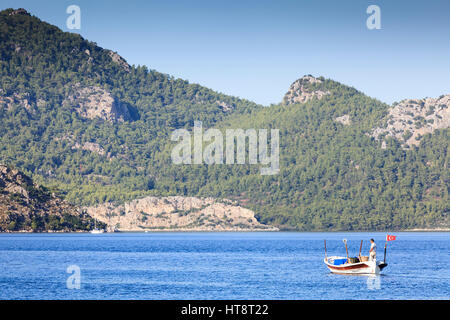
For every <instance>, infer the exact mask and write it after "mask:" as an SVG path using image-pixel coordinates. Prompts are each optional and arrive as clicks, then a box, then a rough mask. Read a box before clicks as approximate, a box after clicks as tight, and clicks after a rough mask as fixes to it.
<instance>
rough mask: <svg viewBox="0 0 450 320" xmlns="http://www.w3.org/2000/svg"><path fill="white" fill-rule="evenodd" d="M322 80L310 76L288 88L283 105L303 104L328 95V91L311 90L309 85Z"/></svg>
mask: <svg viewBox="0 0 450 320" xmlns="http://www.w3.org/2000/svg"><path fill="white" fill-rule="evenodd" d="M322 82H323V80H321V79H319V78H315V77H313V76H311V75H307V76H304V77H302V78H300V79H298V80H297V81H295V82H294V83H292V84H291V86H290V87H289V91H288V92H287V93H286V94H285V96H284V98H283V102H284V104H293V103H305V102H308V101H310V100H311V99H313V98H317V99H321V98H322V97H323V96H325V95H327V94H330V92H329V91H323V90H318V89H312V88H311V85H312V84H316V83H322Z"/></svg>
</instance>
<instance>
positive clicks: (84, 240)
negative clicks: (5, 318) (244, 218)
mask: <svg viewBox="0 0 450 320" xmlns="http://www.w3.org/2000/svg"><path fill="white" fill-rule="evenodd" d="M390 234H392V235H395V236H397V238H396V240H395V241H390V242H388V243H387V254H386V262H387V263H388V266H387V267H386V268H385V269H384V270H383V272H382V274H381V275H378V276H366V275H338V274H332V273H330V272H329V270H328V269H327V268H326V267H325V265H324V262H323V258H324V255H325V252H324V240H326V244H327V254H328V255H329V256H331V255H342V256H345V255H346V251H345V246H344V243H343V239H346V240H347V245H348V252H349V256H357V255H358V252H359V248H360V244H361V240H363V246H362V254H363V255H368V250H369V246H370V243H369V240H370V238H374V239H375V242H376V243H377V248H378V250H377V259H378V260H380V259H383V258H384V245H385V239H386V233H377V232H351V233H350V232H347V233H340V232H327V233H320V232H315V233H305V232H218V233H217V232H216V233H214V232H192V233H191V232H148V233H104V234H89V233H45V234H44V233H33V234H23V233H19V234H5V233H4V234H0V299H2V300H4V299H6V300H10V299H25V300H26V299H38V300H40V299H44V300H48V299H52V300H53V299H58V300H59V299H61V300H72V299H81V300H84V299H102V300H103V299H113V300H122V299H145V300H147V299H149V300H169V299H170V300H172V299H175V300H185V299H189V300H192V299H194V300H228V299H244V300H253V299H256V300H260V299H261V300H312V299H313V300H316V299H319V300H321V299H327V300H349V299H351V300H373V299H389V300H390V299H420V300H422V299H426V300H428V299H445V300H448V299H450V233H449V232H397V233H395V232H394V233H390Z"/></svg>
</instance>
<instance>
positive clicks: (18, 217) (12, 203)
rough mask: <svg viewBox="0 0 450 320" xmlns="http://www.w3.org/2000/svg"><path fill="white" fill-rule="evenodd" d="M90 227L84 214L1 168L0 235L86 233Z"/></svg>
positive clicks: (26, 179)
mask: <svg viewBox="0 0 450 320" xmlns="http://www.w3.org/2000/svg"><path fill="white" fill-rule="evenodd" d="M93 225H94V220H93V219H92V218H91V217H90V216H89V215H87V214H86V213H85V212H81V211H80V210H78V209H77V208H76V207H74V206H73V205H71V204H69V203H67V202H66V201H64V200H62V199H61V198H59V197H58V196H57V195H55V194H54V193H52V192H51V191H49V190H48V189H46V188H44V187H42V186H39V185H37V184H36V183H33V181H32V180H31V179H30V178H29V177H28V176H26V175H25V174H23V173H22V172H20V171H19V170H16V169H12V168H10V167H7V166H5V165H0V232H17V231H22V232H31V231H87V230H90V229H91V228H92V226H93ZM98 226H99V227H103V224H99V225H98Z"/></svg>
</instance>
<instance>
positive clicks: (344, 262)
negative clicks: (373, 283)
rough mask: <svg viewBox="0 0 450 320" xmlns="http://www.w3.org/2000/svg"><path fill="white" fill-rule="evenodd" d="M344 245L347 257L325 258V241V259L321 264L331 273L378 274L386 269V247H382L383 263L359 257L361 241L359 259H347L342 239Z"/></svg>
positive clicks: (345, 241)
mask: <svg viewBox="0 0 450 320" xmlns="http://www.w3.org/2000/svg"><path fill="white" fill-rule="evenodd" d="M344 243H345V250H346V252H347V257H340V256H331V257H327V243H326V241H325V258H324V259H323V262H324V263H325V265H326V266H327V268H328V269H329V270H330V271H331V272H333V273H339V274H380V272H381V270H383V269H384V268H385V267H387V263H386V246H385V247H384V261H376V260H372V261H369V257H366V256H361V248H362V240H361V247H360V249H359V257H348V249H347V240H345V239H344Z"/></svg>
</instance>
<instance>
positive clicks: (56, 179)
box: [0, 9, 450, 230]
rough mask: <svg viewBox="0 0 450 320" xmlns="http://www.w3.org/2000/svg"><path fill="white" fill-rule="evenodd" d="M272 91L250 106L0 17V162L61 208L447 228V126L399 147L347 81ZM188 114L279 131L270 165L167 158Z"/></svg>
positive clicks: (378, 113) (216, 123) (25, 20)
mask: <svg viewBox="0 0 450 320" xmlns="http://www.w3.org/2000/svg"><path fill="white" fill-rule="evenodd" d="M286 89H287V95H286V96H285V97H284V99H282V97H280V100H282V101H283V102H281V103H280V104H278V105H272V106H270V107H263V106H260V105H257V104H255V103H252V102H250V101H247V100H243V99H238V98H235V97H230V96H227V95H224V94H220V93H217V92H214V91H213V90H211V89H207V88H204V87H202V86H200V85H197V84H190V83H188V82H187V81H185V80H181V79H174V78H173V77H171V76H169V75H165V74H162V73H159V72H157V71H154V70H151V69H148V68H147V67H144V66H130V65H128V64H127V62H126V61H125V60H124V59H123V58H121V57H120V56H119V55H118V54H116V53H114V52H113V51H110V50H106V49H103V48H100V47H98V46H97V45H96V44H95V43H92V42H89V41H86V40H84V39H83V38H82V37H80V36H79V35H76V34H71V33H65V32H62V31H61V30H59V29H58V28H56V27H54V26H51V25H49V24H47V23H45V22H42V21H40V20H39V19H38V18H36V17H32V16H30V15H29V14H27V13H26V12H17V11H14V10H12V9H8V10H4V11H2V12H0V120H1V126H0V162H2V163H6V164H11V165H14V166H15V167H18V168H20V169H21V170H24V171H25V172H26V173H28V174H30V175H31V176H32V177H33V179H35V180H36V181H38V182H39V183H42V184H45V185H46V186H48V187H58V188H59V189H61V190H63V191H64V192H65V197H66V199H67V200H69V201H71V202H72V203H75V204H78V205H92V204H98V203H103V202H106V201H117V202H119V203H120V202H124V201H128V200H132V199H135V198H138V197H141V196H144V195H153V196H168V195H183V196H186V195H189V196H208V197H209V196H211V197H217V198H230V199H234V200H237V201H238V202H239V204H240V205H242V206H244V207H247V208H250V209H252V210H254V211H255V212H256V213H257V218H258V219H259V220H260V221H261V222H263V223H269V224H272V225H274V226H279V227H281V228H286V229H294V230H385V229H404V228H414V227H436V226H448V225H449V218H448V214H449V211H450V210H449V206H450V204H449V203H450V202H449V198H448V194H449V186H450V177H449V175H450V173H449V169H448V162H449V156H448V153H447V151H448V146H449V141H450V140H449V129H448V127H447V128H445V127H442V126H441V127H440V128H439V129H438V130H434V131H432V133H431V134H430V133H427V134H425V135H423V136H421V137H420V141H419V140H417V141H418V142H417V143H415V144H414V145H411V146H410V147H409V148H405V147H404V145H403V144H402V143H403V141H399V140H398V139H396V138H395V137H396V136H397V133H396V135H387V134H385V135H382V136H380V137H378V136H377V137H375V136H374V135H373V134H372V133H373V130H374V129H375V128H378V127H379V128H386V127H388V121H389V119H388V117H389V112H390V110H391V109H390V106H388V105H386V104H384V103H382V102H380V101H377V100H375V99H372V98H370V97H367V96H366V95H364V94H363V93H361V92H359V91H357V90H356V89H354V88H350V87H348V86H345V85H342V84H340V83H338V82H335V81H332V80H329V79H324V78H314V77H312V76H307V77H304V78H301V79H299V80H298V81H296V82H295V83H294V84H293V85H292V86H291V88H289V90H288V88H286ZM196 120H201V121H203V127H204V128H205V129H207V128H211V127H215V128H221V129H226V128H243V129H245V128H255V129H271V128H274V129H279V130H280V172H279V174H277V175H271V176H262V175H261V174H260V171H259V168H260V166H259V165H245V164H244V165H174V164H173V163H172V161H171V158H170V154H171V150H172V148H173V146H174V145H175V143H174V142H172V141H171V140H170V134H171V133H172V132H173V130H175V129H178V128H186V129H189V130H192V127H193V124H194V121H196ZM430 132H431V131H430ZM408 138H410V137H408Z"/></svg>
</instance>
